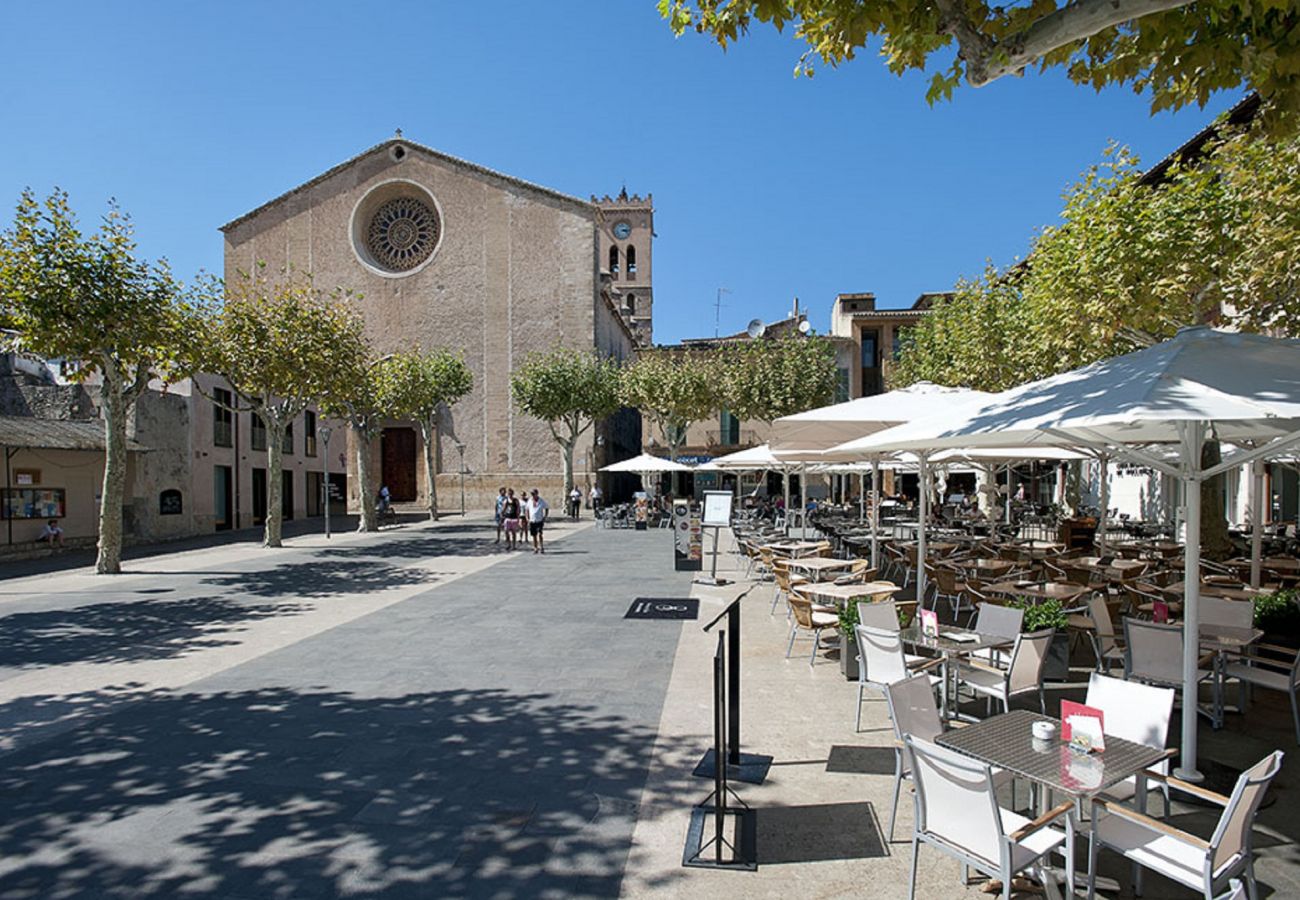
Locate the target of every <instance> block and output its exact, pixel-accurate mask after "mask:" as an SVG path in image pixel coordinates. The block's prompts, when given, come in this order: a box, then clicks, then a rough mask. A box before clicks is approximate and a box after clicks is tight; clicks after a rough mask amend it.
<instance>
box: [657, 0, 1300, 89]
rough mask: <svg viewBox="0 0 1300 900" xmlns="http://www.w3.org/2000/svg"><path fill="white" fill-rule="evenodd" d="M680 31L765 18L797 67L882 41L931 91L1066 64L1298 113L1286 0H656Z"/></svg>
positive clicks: (1080, 80)
mask: <svg viewBox="0 0 1300 900" xmlns="http://www.w3.org/2000/svg"><path fill="white" fill-rule="evenodd" d="M658 6H659V11H660V13H661V14H662V15H663V16H664V18H665V19H667V20H668V22H669V24H670V25H671V27H672V29H673V31H674V32H676V33H677V34H682V33H683V32H686V31H688V30H694V31H697V32H699V33H701V34H704V35H707V36H708V37H710V38H711V39H713V40H715V41H716V42H717V43H718V44H720V45H721V46H722V47H724V48H725V47H727V46H729V45H730V44H732V43H734V42H736V41H738V40H740V39H741V38H742V37H743V36H744V35H745V34H746V33H747V32H748V31H749V30H750V28H751V27H752V26H753V25H754V24H755V23H758V24H765V25H769V26H772V27H774V28H776V29H777V30H778V31H785V30H786V29H792V30H793V32H794V34H795V36H796V37H797V38H798V39H799V40H801V41H803V42H804V43H805V44H806V45H807V50H806V51H805V52H804V54H803V55H802V56H801V57H800V59H799V60H798V62H797V64H796V66H795V72H796V74H803V75H811V74H812V73H813V71H814V64H815V62H816V61H820V62H821V63H823V64H825V65H828V66H839V65H841V64H843V63H845V62H848V61H850V60H852V59H854V58H856V56H857V55H858V53H860V52H862V51H863V50H866V49H867V48H868V46H870V45H872V44H875V48H874V49H876V50H877V52H878V53H879V54H880V56H882V57H883V58H884V61H885V64H886V66H888V68H889V70H890V71H891V72H894V73H895V74H902V73H904V72H907V71H909V70H920V71H922V72H927V73H929V75H930V82H929V90H928V93H927V98H928V99H929V100H930V101H931V102H934V101H935V100H937V99H941V98H947V97H949V96H951V94H952V92H953V90H954V89H955V88H956V87H957V86H958V85H960V84H961V83H962V82H963V81H965V82H967V83H969V84H971V85H974V86H976V87H978V86H981V85H985V84H988V83H990V82H992V81H995V80H996V79H998V78H1002V77H1004V76H1006V75H1011V74H1018V73H1020V72H1023V71H1025V70H1026V69H1030V68H1034V67H1036V68H1038V69H1039V70H1045V69H1048V68H1058V67H1059V68H1062V69H1064V71H1065V73H1066V75H1067V77H1069V78H1070V79H1071V80H1072V81H1074V82H1075V83H1077V84H1080V85H1088V86H1091V87H1093V88H1096V89H1101V88H1102V87H1104V86H1106V85H1110V84H1122V85H1129V86H1131V87H1132V88H1133V89H1134V90H1136V91H1139V92H1144V93H1146V94H1147V95H1149V96H1150V97H1151V102H1152V109H1153V111H1154V110H1159V109H1166V108H1174V109H1177V108H1179V107H1182V106H1186V105H1188V104H1192V103H1196V104H1200V105H1204V104H1205V103H1206V101H1207V100H1209V98H1210V96H1211V95H1212V94H1213V93H1214V92H1215V91H1221V90H1228V89H1234V88H1243V87H1250V88H1253V89H1255V90H1258V91H1259V92H1260V93H1261V94H1262V95H1264V97H1266V98H1268V99H1269V100H1270V101H1271V104H1272V111H1273V112H1281V111H1285V112H1294V111H1295V110H1297V109H1300V28H1298V27H1297V25H1298V24H1300V21H1298V20H1297V18H1296V11H1295V8H1294V6H1293V5H1292V4H1290V3H1286V2H1283V0H1197V2H1195V3H1193V2H1191V0H1072V2H1068V3H1058V2H1056V0H1037V2H1033V3H1020V4H1006V5H998V4H993V3H988V2H985V0H973V2H957V0H933V2H931V0H658Z"/></svg>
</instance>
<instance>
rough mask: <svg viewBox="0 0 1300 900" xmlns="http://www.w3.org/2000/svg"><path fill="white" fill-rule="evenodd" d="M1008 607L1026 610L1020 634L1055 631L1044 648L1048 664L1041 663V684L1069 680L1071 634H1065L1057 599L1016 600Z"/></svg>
mask: <svg viewBox="0 0 1300 900" xmlns="http://www.w3.org/2000/svg"><path fill="white" fill-rule="evenodd" d="M1009 605H1010V606H1014V607H1017V608H1018V609H1023V610H1024V611H1025V618H1024V622H1023V623H1022V624H1021V626H1020V630H1021V632H1023V633H1025V634H1029V633H1030V632H1033V631H1042V630H1043V629H1044V628H1055V629H1056V636H1055V637H1053V638H1052V643H1051V646H1050V647H1048V649H1047V661H1046V662H1045V663H1043V680H1044V681H1068V680H1069V678H1070V634H1069V632H1068V631H1066V628H1065V625H1066V615H1065V607H1063V606H1062V605H1061V601H1059V600H1032V599H1030V598H1028V597H1017V598H1016V599H1015V600H1013V601H1012V602H1011V603H1010V604H1009Z"/></svg>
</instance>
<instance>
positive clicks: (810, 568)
mask: <svg viewBox="0 0 1300 900" xmlns="http://www.w3.org/2000/svg"><path fill="white" fill-rule="evenodd" d="M854 562H856V560H852V559H830V558H828V557H825V556H806V557H803V558H801V559H792V560H790V562H789V563H787V566H788V567H789V568H790V569H793V570H795V571H798V572H804V573H806V574H807V575H808V577H809V578H811V579H812V580H813V581H821V580H822V578H824V577H825V576H826V573H827V572H831V573H834V572H839V571H843V570H844V569H851V568H853V564H854Z"/></svg>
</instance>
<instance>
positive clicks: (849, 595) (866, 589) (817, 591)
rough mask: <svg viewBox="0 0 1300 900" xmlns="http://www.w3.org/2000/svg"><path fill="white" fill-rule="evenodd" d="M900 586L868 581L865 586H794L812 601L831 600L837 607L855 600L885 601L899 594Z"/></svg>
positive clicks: (807, 583)
mask: <svg viewBox="0 0 1300 900" xmlns="http://www.w3.org/2000/svg"><path fill="white" fill-rule="evenodd" d="M898 590H899V587H898V585H896V584H894V583H893V582H892V581H868V582H866V583H865V584H836V583H835V582H833V581H822V582H805V583H803V584H796V585H794V591H795V593H796V594H799V595H800V596H806V597H808V599H810V600H821V601H826V600H829V601H830V602H831V603H834V604H835V605H837V606H843V605H844V604H847V603H852V602H853V601H854V600H870V601H872V602H873V603H874V602H875V601H877V600H884V599H887V598H889V597H890V596H891V595H893V594H895V593H897V592H898Z"/></svg>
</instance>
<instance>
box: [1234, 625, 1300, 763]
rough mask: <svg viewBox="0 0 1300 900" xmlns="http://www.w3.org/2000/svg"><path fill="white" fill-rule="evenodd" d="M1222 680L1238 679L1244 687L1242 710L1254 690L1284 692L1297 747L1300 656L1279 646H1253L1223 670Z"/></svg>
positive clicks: (1299, 719)
mask: <svg viewBox="0 0 1300 900" xmlns="http://www.w3.org/2000/svg"><path fill="white" fill-rule="evenodd" d="M1223 677H1224V678H1225V679H1226V678H1235V679H1237V683H1238V685H1240V687H1241V709H1242V711H1243V712H1244V711H1245V709H1246V700H1247V697H1246V694H1247V692H1248V690H1249V689H1250V688H1252V687H1261V688H1267V689H1268V690H1270V691H1281V692H1282V693H1284V694H1286V695H1287V696H1289V697H1290V698H1291V722H1292V725H1293V726H1294V727H1295V739H1296V743H1300V709H1298V708H1297V704H1296V694H1297V693H1298V692H1300V653H1297V652H1296V650H1295V649H1294V648H1291V647H1279V646H1278V645H1276V644H1254V645H1252V646H1251V647H1249V648H1248V649H1247V650H1246V652H1245V653H1244V654H1243V655H1242V656H1241V658H1240V659H1239V660H1236V661H1233V662H1230V663H1228V664H1226V665H1225V666H1224V667H1223Z"/></svg>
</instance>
